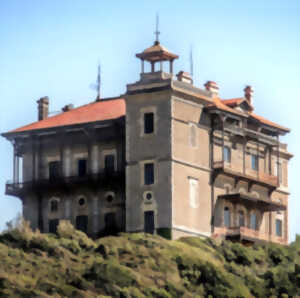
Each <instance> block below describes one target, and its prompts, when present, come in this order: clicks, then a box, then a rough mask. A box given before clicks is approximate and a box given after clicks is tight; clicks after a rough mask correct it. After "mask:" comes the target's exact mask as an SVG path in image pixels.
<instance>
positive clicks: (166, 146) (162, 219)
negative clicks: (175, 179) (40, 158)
mask: <svg viewBox="0 0 300 298" xmlns="http://www.w3.org/2000/svg"><path fill="white" fill-rule="evenodd" d="M136 57H137V58H139V59H140V60H141V74H140V80H139V81H138V82H136V83H134V84H129V85H127V92H126V96H125V100H126V164H127V166H126V230H127V231H130V232H132V231H147V232H153V231H154V230H155V231H156V232H158V233H160V232H162V233H163V231H168V230H169V229H170V228H171V217H172V215H171V210H172V207H171V193H172V191H171V85H172V73H173V62H174V60H175V59H177V58H178V56H177V55H175V54H173V53H171V52H169V51H168V50H167V49H166V48H165V47H163V46H162V45H161V44H160V42H159V41H158V38H156V41H155V42H154V44H153V46H151V47H149V48H147V49H145V50H144V51H143V52H142V53H139V54H136ZM145 62H149V63H150V65H151V69H150V72H145ZM164 62H168V63H169V72H164V71H163V63H164ZM157 64H159V66H160V68H159V70H156V65H157Z"/></svg>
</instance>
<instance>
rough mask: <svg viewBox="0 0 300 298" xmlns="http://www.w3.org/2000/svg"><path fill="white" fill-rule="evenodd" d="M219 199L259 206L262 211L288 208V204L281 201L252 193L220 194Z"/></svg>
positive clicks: (253, 206) (248, 205)
mask: <svg viewBox="0 0 300 298" xmlns="http://www.w3.org/2000/svg"><path fill="white" fill-rule="evenodd" d="M218 198H219V199H225V200H228V201H230V202H231V203H233V204H235V203H240V204H243V205H244V206H247V207H249V208H255V209H256V208H258V209H259V210H261V211H262V212H272V211H284V210H286V205H284V204H282V203H281V202H278V201H274V200H271V199H265V198H262V197H256V196H254V195H251V193H249V194H248V193H247V194H246V193H231V194H225V195H220V196H218Z"/></svg>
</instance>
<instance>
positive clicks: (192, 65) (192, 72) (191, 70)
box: [190, 46, 194, 77]
mask: <svg viewBox="0 0 300 298" xmlns="http://www.w3.org/2000/svg"><path fill="white" fill-rule="evenodd" d="M190 74H191V77H193V75H194V60H193V46H191V50H190Z"/></svg>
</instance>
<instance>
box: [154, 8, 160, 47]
mask: <svg viewBox="0 0 300 298" xmlns="http://www.w3.org/2000/svg"><path fill="white" fill-rule="evenodd" d="M158 25H159V15H158V13H157V14H156V31H155V32H154V34H155V42H156V43H159V34H160V32H159V31H158Z"/></svg>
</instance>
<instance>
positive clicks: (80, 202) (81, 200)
mask: <svg viewBox="0 0 300 298" xmlns="http://www.w3.org/2000/svg"><path fill="white" fill-rule="evenodd" d="M78 204H79V206H83V205H84V204H85V199H84V198H80V199H79V201H78Z"/></svg>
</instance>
